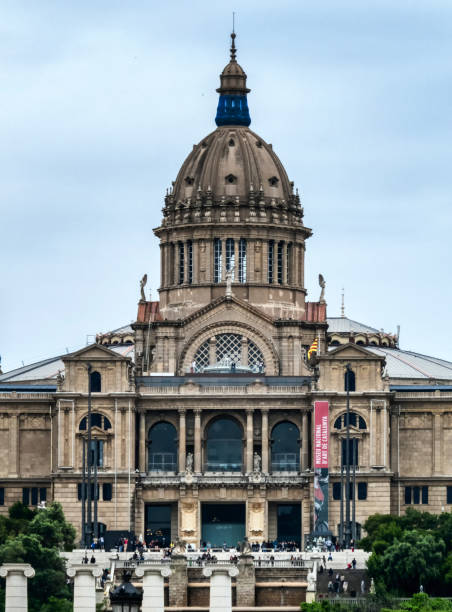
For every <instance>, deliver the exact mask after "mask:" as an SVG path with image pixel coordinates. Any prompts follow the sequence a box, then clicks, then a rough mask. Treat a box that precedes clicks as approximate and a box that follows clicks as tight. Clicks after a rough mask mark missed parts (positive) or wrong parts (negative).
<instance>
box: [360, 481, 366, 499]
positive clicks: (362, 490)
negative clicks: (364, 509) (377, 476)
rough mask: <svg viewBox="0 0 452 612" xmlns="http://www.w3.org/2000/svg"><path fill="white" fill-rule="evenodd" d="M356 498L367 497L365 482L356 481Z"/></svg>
mask: <svg viewBox="0 0 452 612" xmlns="http://www.w3.org/2000/svg"><path fill="white" fill-rule="evenodd" d="M358 499H367V482H358Z"/></svg>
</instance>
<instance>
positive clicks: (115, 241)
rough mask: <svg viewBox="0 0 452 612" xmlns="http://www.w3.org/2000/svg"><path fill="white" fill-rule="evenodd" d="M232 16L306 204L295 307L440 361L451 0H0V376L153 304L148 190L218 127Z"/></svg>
mask: <svg viewBox="0 0 452 612" xmlns="http://www.w3.org/2000/svg"><path fill="white" fill-rule="evenodd" d="M232 10H236V11H237V28H236V29H237V33H238V36H237V47H238V60H239V62H240V64H241V65H242V66H243V67H244V68H245V70H246V72H247V74H248V86H249V87H250V88H251V90H252V91H251V94H249V96H248V103H249V107H250V112H251V119H252V124H251V128H252V129H253V130H254V131H256V132H257V133H258V134H259V135H261V136H262V138H263V139H264V140H266V141H267V142H271V143H272V144H273V147H274V150H275V151H276V153H277V154H278V155H279V157H280V159H281V160H282V162H283V164H284V165H285V167H286V169H287V172H288V174H289V178H290V179H291V180H293V181H295V184H296V185H297V186H298V188H299V190H300V193H301V195H302V201H303V205H304V209H305V223H306V225H308V226H309V227H311V228H312V229H313V231H314V236H313V237H312V238H311V239H310V240H309V241H308V243H307V252H306V285H307V289H308V291H309V295H308V299H310V300H317V299H318V297H319V287H318V284H317V275H318V273H319V272H321V273H322V274H323V275H324V276H325V278H326V281H327V290H326V297H327V302H328V314H329V316H339V314H340V300H341V287H342V286H344V287H345V304H346V315H347V316H349V317H350V318H352V319H355V320H357V321H360V322H363V323H366V324H368V325H371V326H374V327H377V328H384V329H385V331H389V332H394V331H395V330H396V326H397V325H398V324H400V325H401V346H402V348H405V349H410V350H414V351H417V352H420V353H424V354H430V355H435V356H438V357H443V358H446V359H449V360H452V346H451V335H452V332H451V329H452V321H451V316H450V314H451V310H450V305H451V298H452V283H451V274H450V268H451V263H452V262H451V259H452V258H451V236H452V213H451V200H452V121H451V111H452V108H451V107H452V95H451V93H452V91H451V90H452V87H451V79H452V61H451V57H452V3H451V2H450V1H449V0H444V1H440V0H424V2H420V1H419V2H414V1H413V2H412V1H405V0H400V1H399V2H394V0H374V1H372V0H366V1H365V2H363V1H362V0H341V1H338V0H331V1H327V0H323V1H322V2H318V1H316V0H292V1H288V0H286V1H285V0H279V1H278V2H275V0H255V1H254V0H245V1H244V0H242V1H241V2H240V3H237V4H236V6H234V5H233V3H225V2H213V1H212V0H199V1H189V0H185V1H182V0H167V1H166V2H156V1H153V0H146V1H139V0H128V1H127V2H124V1H119V0H118V1H115V0H104V1H102V0H77V1H70V0H65V1H64V0H54V1H47V0H38V1H33V0H29V1H24V0H10V1H9V0H0V15H1V20H0V28H1V36H0V52H1V62H0V92H1V94H0V156H1V157H0V207H1V226H0V227H1V241H0V243H1V264H0V265H1V268H0V270H1V272H0V278H1V293H2V296H1V300H0V353H1V355H2V367H3V371H7V370H10V369H12V368H15V367H18V366H20V365H21V362H22V361H24V362H25V363H31V362H33V361H37V360H39V359H43V358H46V357H51V356H54V355H57V354H61V353H64V352H66V350H67V349H68V350H75V349H77V348H80V347H82V346H84V345H85V343H86V341H87V336H88V335H90V334H95V333H96V332H100V331H107V330H109V329H114V328H116V327H119V326H121V325H123V324H126V323H129V322H130V321H132V320H133V319H134V318H135V317H136V310H137V302H138V298H139V279H140V278H141V276H142V275H143V274H144V273H145V272H147V273H148V275H149V277H150V279H151V287H152V294H153V297H154V299H155V297H156V295H157V293H156V289H157V287H158V285H159V277H158V275H159V248H158V241H157V239H156V238H155V237H154V236H153V233H152V228H154V227H157V226H158V225H159V224H160V217H161V208H162V203H163V196H164V193H165V190H166V188H167V187H168V186H169V185H170V184H171V181H172V180H174V179H175V177H176V174H177V172H178V169H179V167H180V166H181V164H182V162H183V160H184V159H185V157H186V156H187V155H188V153H189V152H190V150H191V148H192V145H193V144H194V143H197V142H198V141H200V140H201V139H202V138H203V137H204V136H205V135H206V134H208V133H209V132H210V131H212V129H214V127H215V124H214V118H215V111H216V105H217V94H216V92H215V88H216V87H218V85H219V79H218V75H219V73H220V72H221V70H222V69H223V67H224V65H225V64H226V63H227V60H228V47H229V39H228V37H229V32H230V24H231V12H232Z"/></svg>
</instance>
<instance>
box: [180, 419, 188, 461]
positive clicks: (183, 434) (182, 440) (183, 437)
mask: <svg viewBox="0 0 452 612" xmlns="http://www.w3.org/2000/svg"><path fill="white" fill-rule="evenodd" d="M185 413H186V410H185V408H179V473H182V472H185V462H186V456H185V455H186V453H185V445H186V437H187V436H186V431H185V430H186V427H185Z"/></svg>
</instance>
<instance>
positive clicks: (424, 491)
mask: <svg viewBox="0 0 452 612" xmlns="http://www.w3.org/2000/svg"><path fill="white" fill-rule="evenodd" d="M422 503H423V504H428V487H422Z"/></svg>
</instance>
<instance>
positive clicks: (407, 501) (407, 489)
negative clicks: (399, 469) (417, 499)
mask: <svg viewBox="0 0 452 612" xmlns="http://www.w3.org/2000/svg"><path fill="white" fill-rule="evenodd" d="M405 504H407V505H408V504H411V487H405Z"/></svg>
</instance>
